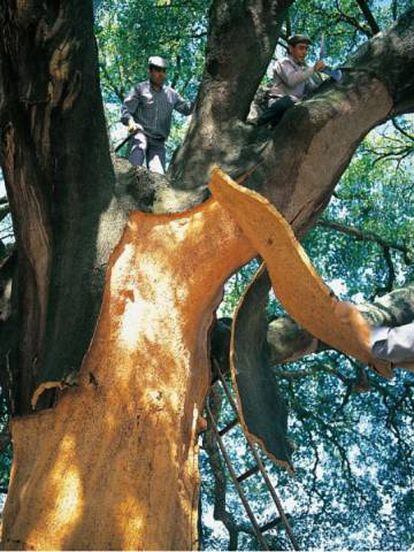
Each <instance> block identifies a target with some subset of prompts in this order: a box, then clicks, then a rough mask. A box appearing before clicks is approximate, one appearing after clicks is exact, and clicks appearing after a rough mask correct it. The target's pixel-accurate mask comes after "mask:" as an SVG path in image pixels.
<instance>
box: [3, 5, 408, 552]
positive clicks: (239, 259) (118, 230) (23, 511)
mask: <svg viewBox="0 0 414 552" xmlns="http://www.w3.org/2000/svg"><path fill="white" fill-rule="evenodd" d="M290 3H291V2H290V1H288V0H286V1H281V0H280V1H276V0H251V1H250V2H239V3H238V2H230V1H227V0H220V1H216V2H213V8H212V19H211V21H212V26H211V29H210V35H209V50H208V52H209V53H208V55H207V65H206V71H205V75H204V80H203V83H202V85H201V92H200V95H199V99H198V106H197V115H198V116H196V117H194V123H193V124H192V127H191V129H190V132H189V135H188V138H187V140H186V142H185V143H184V145H183V148H182V150H181V153H179V154H178V155H177V158H176V161H175V163H174V164H173V166H172V169H171V175H170V176H171V179H172V181H173V184H174V186H175V187H177V188H182V189H185V190H193V189H197V188H199V187H200V186H201V187H203V186H205V183H206V182H207V180H208V178H209V171H210V168H211V166H212V164H213V163H214V162H218V163H220V164H222V163H223V164H224V166H225V168H226V169H228V170H229V171H230V172H232V174H239V175H241V174H246V173H249V174H250V172H249V171H250V170H251V169H252V167H253V166H255V165H257V163H258V161H260V163H261V164H260V167H259V168H258V169H255V171H254V172H253V173H252V175H251V177H250V178H248V179H247V182H246V183H247V185H248V186H250V187H255V188H256V189H258V190H260V191H261V192H262V193H263V195H266V196H267V197H268V198H269V199H270V200H271V201H272V202H274V203H277V204H278V206H279V208H280V210H281V212H282V214H284V215H285V217H286V218H288V220H289V222H291V223H292V226H293V229H294V231H295V232H296V233H304V232H305V231H306V229H307V228H309V227H310V226H311V225H312V223H313V222H314V220H315V218H316V216H317V214H318V213H319V212H320V210H321V209H322V208H323V206H324V205H325V204H326V202H327V201H328V199H329V196H330V193H331V192H332V190H333V188H334V186H335V184H336V182H337V179H338V178H339V176H340V175H341V174H342V172H343V170H344V169H345V167H346V165H347V163H348V161H349V159H350V157H351V156H352V153H353V151H354V150H355V147H356V145H357V143H358V141H359V140H360V139H361V137H363V136H364V135H365V133H366V132H367V131H368V130H369V129H370V128H372V127H373V126H375V125H376V124H378V123H379V122H380V121H383V120H385V119H386V118H387V117H390V116H392V115H394V114H395V113H397V112H403V111H404V110H409V109H411V108H412V106H413V105H414V104H413V99H414V87H413V83H414V71H412V68H413V60H414V55H413V44H412V41H410V32H411V31H412V27H413V17H412V14H411V15H410V16H406V17H405V18H403V19H402V20H401V22H400V23H399V24H398V25H397V27H396V28H395V29H393V30H392V32H391V34H390V35H384V36H380V37H379V38H378V39H376V40H377V42H376V45H375V48H372V50H370V49H369V48H368V50H367V52H365V53H364V52H363V53H362V54H361V55H360V57H359V58H358V60H357V61H356V62H355V63H356V65H358V63H359V64H360V65H361V64H364V70H363V72H362V73H355V74H353V73H352V74H351V75H350V76H349V78H348V79H347V81H346V83H345V84H344V85H343V86H342V87H341V86H336V85H328V86H327V87H326V90H325V91H322V93H321V95H320V96H319V97H318V98H314V99H312V100H310V101H309V102H304V104H303V105H301V106H297V107H295V108H294V109H293V110H292V112H291V114H290V116H289V117H287V118H286V120H285V122H284V123H283V124H281V126H280V128H279V130H278V132H277V133H276V132H270V131H267V130H266V129H259V130H258V129H255V128H252V127H249V128H248V127H247V125H245V123H244V118H245V116H246V113H247V110H248V106H249V104H250V102H251V100H252V98H253V94H254V91H255V87H256V85H257V83H258V82H259V81H260V77H261V75H262V74H263V72H264V71H265V67H266V65H267V63H268V61H269V59H270V57H271V55H272V52H273V46H274V43H275V40H276V35H275V32H276V31H277V29H278V28H279V26H280V21H281V17H282V16H283V13H284V10H285V8H286V7H287V6H288V5H289V4H290ZM233 23H234V25H235V26H234V27H233V26H232V25H233ZM0 24H1V29H2V35H1V38H0V124H1V157H2V161H1V162H2V168H3V171H4V176H5V182H6V186H7V191H8V195H9V198H10V207H11V212H12V216H13V223H14V228H15V233H16V245H17V252H18V273H17V276H15V277H14V280H13V281H14V285H13V295H14V305H13V306H14V312H15V313H16V316H15V318H14V319H13V323H14V324H15V332H14V335H15V336H16V342H14V343H11V344H10V346H9V349H8V351H9V353H10V354H9V359H10V369H11V371H10V377H11V381H10V383H9V386H10V389H11V394H12V409H13V411H12V413H13V415H14V417H15V418H14V421H13V423H12V437H13V446H14V454H15V456H14V462H13V469H12V482H11V487H10V492H9V496H8V500H7V504H6V508H5V515H4V526H3V541H4V546H5V547H6V548H44V549H51V548H53V549H56V548H57V549H59V548H71V549H75V548H94V549H96V548H125V549H126V548H145V549H161V548H167V549H171V548H176V549H188V548H193V547H196V545H197V536H196V515H197V508H196V499H197V492H198V491H197V489H198V473H197V444H196V436H197V421H198V417H199V413H200V412H201V410H202V408H203V401H204V397H205V393H206V391H207V388H208V384H209V377H210V376H209V367H208V345H207V343H208V339H207V336H208V330H209V327H210V325H211V322H212V320H213V316H214V309H215V307H216V305H217V303H218V301H219V298H220V293H221V288H222V284H223V282H224V281H225V279H226V278H227V277H228V276H229V274H231V273H232V272H233V271H234V270H236V269H237V267H238V266H240V265H241V264H242V263H244V262H246V261H247V260H249V259H250V258H251V257H252V256H253V255H254V254H255V251H254V250H253V249H252V248H251V246H250V244H249V243H248V242H247V241H246V238H245V237H244V236H243V235H242V234H241V231H240V229H239V228H238V227H237V226H236V224H235V223H234V222H233V221H232V220H231V218H230V217H229V215H228V214H227V213H226V212H224V210H223V209H222V208H221V207H220V206H219V205H217V203H216V201H215V200H209V201H208V202H205V203H203V204H202V206H200V207H197V208H195V209H193V210H192V211H188V212H185V213H183V214H181V215H163V216H155V215H152V214H143V213H139V212H137V211H136V210H134V209H136V208H137V207H140V208H142V203H144V204H145V209H146V210H152V211H155V210H156V209H159V208H161V209H165V203H167V204H169V205H171V199H167V200H166V201H163V200H165V197H166V196H168V193H169V192H171V190H170V189H169V188H168V187H166V185H165V180H163V179H161V180H160V179H157V178H155V177H152V176H148V173H146V171H133V173H132V174H133V177H131V178H132V182H128V183H125V180H128V178H126V179H125V178H124V179H122V178H121V182H120V185H119V186H117V185H116V184H115V179H114V174H113V168H112V164H111V160H110V156H109V151H108V141H107V136H106V129H105V121H104V117H103V109H102V102H101V98H100V92H99V82H98V79H97V62H96V61H97V60H96V51H95V43H94V37H93V33H92V29H93V14H92V2H87V1H85V0H62V1H61V2H55V1H52V0H47V1H44V2H36V1H32V2H17V3H10V2H7V1H6V0H0ZM240 29H242V30H243V32H241V31H240ZM238 30H239V31H240V33H239V31H238ZM234 36H236V39H237V37H244V38H243V39H244V41H245V43H244V46H243V48H244V50H245V52H246V57H245V58H243V56H242V55H240V54H238V55H239V57H238V59H237V62H235V60H234V59H233V58H232V54H234V55H236V50H235V48H238V47H239V45H240V44H239V42H238V40H236V39H235V40H234V41H233V40H232V38H231V37H234ZM258 37H260V39H261V41H259V43H258V42H257V41H258ZM269 37H272V39H271V40H270V38H269ZM224 39H226V40H224ZM230 39H231V40H230ZM220 41H222V46H221V47H220V44H219V42H220ZM231 45H233V46H232V49H231V50H230V49H229V50H227V51H226V49H227V48H230V46H231ZM250 48H253V49H252V50H250ZM385 48H388V49H387V54H386V55H384V49H385ZM244 50H242V51H241V53H243V51H244ZM247 53H249V55H247ZM225 54H226V55H225ZM395 59H398V60H399V63H398V64H397V65H396V66H395V67H392V68H391V66H390V63H391V61H393V60H395ZM243 60H244V61H243ZM233 62H235V63H233ZM256 62H257V63H256ZM250 65H251V69H249V67H250ZM244 72H245V76H243V74H244ZM246 75H247V77H248V78H247V80H246V82H248V85H246V86H244V79H245V78H246ZM374 95H376V97H374ZM220 102H223V103H220ZM226 114H227V115H226ZM292 129H293V130H294V133H295V134H293V133H292ZM340 132H341V133H342V134H341V140H340V141H339V142H336V141H335V140H333V139H332V138H333V137H336V136H338V134H339V133H340ZM230 146H231V148H230ZM321 165H325V166H326V170H325V171H324V172H323V174H321V172H320V167H321ZM145 175H146V176H145ZM124 176H125V175H124ZM145 178H147V181H148V183H149V186H148V189H146V192H145V193H144V194H143V193H142V190H143V188H144V187H145V185H146V184H145V182H144V181H145ZM171 197H173V200H174V202H175V203H174V205H178V206H179V207H178V208H179V209H181V208H182V206H183V205H185V206H188V205H189V204H190V205H191V204H192V203H193V202H194V198H196V201H198V200H200V198H202V197H203V190H202V191H201V193H200V194H198V193H195V194H193V193H190V192H189V193H188V194H186V193H184V192H182V191H181V192H179V193H177V194H176V195H174V194H172V196H171ZM148 198H150V199H149V200H148ZM173 210H174V209H173ZM131 211H132V213H131V214H130V215H129V217H128V213H130V212H131ZM121 235H122V238H121ZM120 240H121V241H120ZM115 246H116V247H115ZM114 248H115V249H114ZM110 256H111V257H110ZM109 257H110V262H109V268H108V271H107V273H106V280H105V282H104V273H105V269H106V266H107V264H108V259H109ZM104 286H105V287H104ZM102 297H103V300H102ZM99 309H101V310H100V315H99V317H98V313H99ZM7 333H8V335H9V334H10V332H9V331H8V332H7ZM80 367H81V370H80V373H79V377H78V378H76V377H74V375H75V376H76V374H77V373H78V371H79V368H80ZM68 385H74V387H73V388H71V389H67V388H66V387H67V386H68ZM50 387H53V388H55V389H56V388H64V389H63V390H62V391H61V393H60V395H58V396H57V401H55V404H54V409H53V410H46V411H42V412H36V413H34V414H33V411H32V404H33V402H34V401H33V399H39V401H38V402H37V404H38V408H39V407H47V406H51V402H50V399H51V398H52V399H56V394H54V395H52V396H50V395H48V394H47V393H45V390H47V389H48V388H50Z"/></svg>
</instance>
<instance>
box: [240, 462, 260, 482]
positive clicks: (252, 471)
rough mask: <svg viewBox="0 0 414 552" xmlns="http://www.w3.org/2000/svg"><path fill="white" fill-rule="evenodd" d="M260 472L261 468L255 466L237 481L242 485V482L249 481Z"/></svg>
mask: <svg viewBox="0 0 414 552" xmlns="http://www.w3.org/2000/svg"><path fill="white" fill-rule="evenodd" d="M258 471H259V466H253V468H250V470H247V472H244V473H242V474H241V475H239V477H238V478H237V481H238V482H239V483H241V482H242V481H244V480H245V479H247V478H248V477H250V476H251V475H254V474H255V473H257V472H258Z"/></svg>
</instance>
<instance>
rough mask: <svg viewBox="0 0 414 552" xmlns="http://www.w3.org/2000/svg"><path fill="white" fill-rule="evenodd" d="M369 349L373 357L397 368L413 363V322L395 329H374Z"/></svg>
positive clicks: (381, 327)
mask: <svg viewBox="0 0 414 552" xmlns="http://www.w3.org/2000/svg"><path fill="white" fill-rule="evenodd" d="M371 348H372V352H373V354H374V356H376V357H377V358H380V359H382V360H389V361H390V362H392V363H393V364H396V365H397V366H398V365H402V366H404V365H406V364H412V363H414V322H411V323H410V324H405V325H404V326H397V327H395V328H388V327H385V326H380V327H379V328H374V329H373V330H372V336H371Z"/></svg>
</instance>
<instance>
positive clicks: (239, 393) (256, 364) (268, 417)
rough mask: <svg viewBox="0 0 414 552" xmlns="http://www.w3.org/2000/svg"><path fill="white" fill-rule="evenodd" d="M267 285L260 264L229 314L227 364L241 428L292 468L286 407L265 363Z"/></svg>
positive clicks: (268, 283) (268, 366)
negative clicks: (230, 327)
mask: <svg viewBox="0 0 414 552" xmlns="http://www.w3.org/2000/svg"><path fill="white" fill-rule="evenodd" d="M270 287H271V282H270V279H269V275H268V273H267V271H266V269H265V267H264V265H262V267H261V268H260V269H259V270H258V272H257V273H256V275H255V277H254V279H253V281H252V282H251V283H250V285H249V287H248V288H247V290H246V291H245V292H244V294H243V296H242V298H241V299H240V302H239V305H238V307H237V310H236V313H235V315H234V318H233V325H232V335H231V344H230V367H231V374H232V378H233V382H234V386H235V388H236V397H237V402H238V405H239V414H240V417H241V422H242V426H243V429H244V431H245V432H246V433H247V434H248V435H249V436H250V438H251V439H252V440H253V441H255V442H257V443H258V444H259V445H260V446H261V447H262V449H263V450H264V451H265V452H266V453H267V455H268V456H269V457H270V458H271V459H272V460H273V461H275V462H277V463H278V464H280V465H282V466H283V467H285V468H288V469H289V471H293V468H292V464H291V453H292V448H293V447H292V445H291V444H290V443H289V441H288V439H287V420H288V410H287V406H286V403H285V401H284V399H283V397H282V395H281V394H280V391H279V387H278V384H277V381H276V378H275V376H274V374H273V373H272V371H271V369H270V363H269V348H268V344H267V326H268V325H267V317H266V305H267V300H268V296H269V290H270Z"/></svg>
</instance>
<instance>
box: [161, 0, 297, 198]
mask: <svg viewBox="0 0 414 552" xmlns="http://www.w3.org/2000/svg"><path fill="white" fill-rule="evenodd" d="M292 1H293V0H250V1H249V2H234V1H232V0H215V1H214V2H213V4H212V6H211V9H210V27H209V32H208V40H207V52H206V64H205V69H204V75H203V79H202V82H201V86H200V90H199V94H198V99H197V109H196V113H195V115H194V117H193V120H192V122H191V125H190V128H189V131H188V134H187V139H186V141H185V143H184V144H183V146H182V148H181V149H180V151H179V153H178V155H177V157H176V158H175V160H174V162H173V164H172V165H171V170H170V173H171V178H172V181H173V182H174V185H175V186H176V187H183V186H184V187H186V188H191V187H195V185H199V184H200V182H199V181H198V182H195V181H194V180H193V178H191V179H189V178H188V176H187V175H185V178H184V180H185V182H182V170H183V166H184V165H186V164H187V161H186V160H187V159H188V158H189V156H190V157H191V159H192V160H193V161H192V162H193V163H197V164H199V165H200V166H202V167H203V170H202V171H201V172H198V179H199V178H200V174H205V175H206V181H207V180H208V176H207V173H208V170H207V172H205V169H204V167H207V166H208V165H210V166H211V164H212V163H214V162H216V163H217V162H218V163H221V160H222V159H223V157H227V156H228V155H230V156H231V157H233V155H232V153H231V152H230V149H231V144H232V142H233V143H234V147H235V148H236V149H238V148H239V147H241V144H242V142H243V138H242V139H240V138H241V137H240V136H239V137H238V139H237V140H236V141H235V137H234V131H235V132H236V134H237V133H238V132H240V131H237V129H235V128H234V125H235V124H237V121H238V120H244V119H245V118H246V116H247V114H248V112H249V109H250V104H251V102H252V100H253V97H254V94H255V92H256V90H257V87H258V85H259V83H260V81H261V79H262V77H263V75H264V73H265V71H266V67H267V66H268V64H269V62H270V60H271V57H272V55H273V52H274V49H275V47H276V42H277V38H278V33H279V30H280V27H281V25H282V22H283V18H284V17H285V13H286V9H287V8H288V7H289V5H290V4H292ZM236 155H241V151H237V152H236ZM203 159H204V161H203ZM206 159H208V164H206V162H205V160H206ZM194 176H195V174H194ZM190 180H191V182H190Z"/></svg>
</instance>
